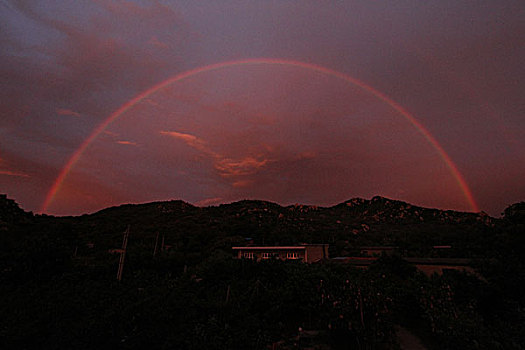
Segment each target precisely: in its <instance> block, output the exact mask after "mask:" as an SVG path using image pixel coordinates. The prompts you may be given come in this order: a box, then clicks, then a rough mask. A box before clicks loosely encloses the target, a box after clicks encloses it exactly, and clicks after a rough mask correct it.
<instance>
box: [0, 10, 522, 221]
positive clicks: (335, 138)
mask: <svg viewBox="0 0 525 350" xmlns="http://www.w3.org/2000/svg"><path fill="white" fill-rule="evenodd" d="M523 18H525V4H524V3H523V1H522V0H518V1H506V0H494V1H488V0H487V1H444V0H439V1H433V0H429V1H417V0H414V1H405V0H398V1H308V0H304V1H292V0H281V1H249V0H243V1H229V0H222V1H160V0H158V1H146V0H144V1H109V0H92V1H84V0H79V1H68V2H64V1H51V0H45V1H38V2H35V1H29V0H27V1H26V0H12V1H10V0H1V1H0V77H1V79H0V84H1V89H0V116H1V118H0V193H5V194H7V195H8V197H9V198H12V199H15V200H16V201H17V202H18V203H19V204H20V206H21V207H22V208H24V209H25V210H28V211H33V212H35V213H46V214H53V215H80V214H84V213H91V212H95V211H97V210H100V209H102V208H105V207H108V206H113V205H120V204H123V203H143V202H150V201H157V200H171V199H181V200H184V201H186V202H189V203H192V204H195V205H200V206H207V205H217V204H220V203H229V202H233V201H236V200H242V199H261V200H269V201H272V202H276V203H279V204H282V205H289V204H294V203H302V204H314V205H321V206H329V205H334V204H337V203H340V202H343V201H345V200H348V199H351V198H354V197H362V198H371V197H373V196H376V195H379V196H385V197H389V198H393V199H399V200H403V201H407V202H410V203H413V204H416V205H421V206H425V207H432V208H440V209H453V210H462V211H471V212H477V211H481V210H483V211H485V212H487V213H489V214H490V215H493V216H499V215H500V213H501V212H502V211H503V209H504V208H506V207H507V206H508V205H510V204H513V203H516V202H519V201H523V200H525V181H523V180H524V179H525V65H524V64H523V62H525V44H524V43H525V21H523Z"/></svg>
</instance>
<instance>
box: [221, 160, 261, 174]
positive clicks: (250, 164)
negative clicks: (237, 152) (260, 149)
mask: <svg viewBox="0 0 525 350" xmlns="http://www.w3.org/2000/svg"><path fill="white" fill-rule="evenodd" d="M266 164H268V159H261V160H257V159H255V158H253V157H246V158H243V159H240V160H234V159H230V158H219V159H217V161H216V162H215V165H214V167H215V169H217V171H218V172H219V174H220V175H221V176H223V177H230V176H247V175H252V174H255V173H256V172H257V171H258V170H259V169H261V168H263V167H264V166H265V165H266Z"/></svg>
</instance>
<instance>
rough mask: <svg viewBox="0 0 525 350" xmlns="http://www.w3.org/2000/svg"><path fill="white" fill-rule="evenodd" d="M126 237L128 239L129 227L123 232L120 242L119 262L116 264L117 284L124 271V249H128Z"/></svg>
mask: <svg viewBox="0 0 525 350" xmlns="http://www.w3.org/2000/svg"><path fill="white" fill-rule="evenodd" d="M128 237H129V225H128V228H127V229H126V231H125V232H124V239H123V240H122V249H119V253H120V260H119V263H118V272H117V280H118V281H119V282H120V281H121V280H122V270H123V269H124V259H125V258H126V249H127V247H128Z"/></svg>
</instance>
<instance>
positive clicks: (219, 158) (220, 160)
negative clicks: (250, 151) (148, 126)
mask: <svg viewBox="0 0 525 350" xmlns="http://www.w3.org/2000/svg"><path fill="white" fill-rule="evenodd" d="M160 134H161V135H167V136H171V137H174V138H176V139H179V140H182V141H184V142H185V143H186V144H187V145H188V146H190V147H192V148H195V149H196V150H198V151H200V152H202V153H204V154H205V155H207V156H209V157H210V158H212V159H213V168H214V169H215V170H216V171H217V174H218V175H219V176H220V177H222V178H237V177H241V176H249V175H253V174H255V173H257V172H258V171H259V170H260V169H262V168H264V167H265V166H266V165H267V164H268V163H269V162H270V160H269V159H266V158H264V157H263V156H259V157H253V156H245V157H242V158H240V159H233V158H230V157H227V156H224V155H222V154H220V153H218V152H215V151H214V150H212V149H210V148H209V147H208V146H207V144H206V142H205V141H204V140H202V139H200V138H198V137H197V136H195V135H191V134H185V133H181V132H177V131H161V132H160ZM232 181H233V184H235V183H236V182H238V180H236V179H233V180H232Z"/></svg>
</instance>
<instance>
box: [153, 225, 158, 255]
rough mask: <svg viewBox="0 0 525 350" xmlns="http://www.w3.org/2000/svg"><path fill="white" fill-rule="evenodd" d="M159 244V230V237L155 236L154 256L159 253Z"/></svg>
mask: <svg viewBox="0 0 525 350" xmlns="http://www.w3.org/2000/svg"><path fill="white" fill-rule="evenodd" d="M158 245H159V231H157V237H156V238H155V249H153V257H155V256H156V255H157V246H158Z"/></svg>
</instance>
